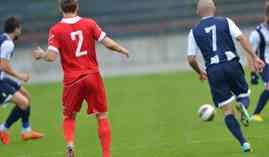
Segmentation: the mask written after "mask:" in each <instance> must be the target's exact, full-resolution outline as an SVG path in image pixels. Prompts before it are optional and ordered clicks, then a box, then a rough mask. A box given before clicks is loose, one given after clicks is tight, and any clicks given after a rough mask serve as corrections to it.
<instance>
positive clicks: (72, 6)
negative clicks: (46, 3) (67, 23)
mask: <svg viewBox="0 0 269 157" xmlns="http://www.w3.org/2000/svg"><path fill="white" fill-rule="evenodd" d="M59 3H60V9H61V11H62V12H64V13H74V12H76V11H77V9H78V0H59Z"/></svg>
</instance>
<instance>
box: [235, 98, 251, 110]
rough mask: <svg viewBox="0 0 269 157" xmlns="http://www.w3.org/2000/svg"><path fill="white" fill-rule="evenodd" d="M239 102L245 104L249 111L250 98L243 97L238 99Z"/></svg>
mask: <svg viewBox="0 0 269 157" xmlns="http://www.w3.org/2000/svg"><path fill="white" fill-rule="evenodd" d="M237 102H238V103H241V104H243V105H244V106H245V108H246V109H247V108H248V107H249V102H250V100H249V97H243V98H237Z"/></svg>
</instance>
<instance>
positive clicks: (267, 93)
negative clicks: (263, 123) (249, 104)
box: [254, 90, 269, 114]
mask: <svg viewBox="0 0 269 157" xmlns="http://www.w3.org/2000/svg"><path fill="white" fill-rule="evenodd" d="M268 99H269V91H268V90H264V91H263V92H262V94H261V96H260V99H259V101H258V104H257V106H256V109H255V112H254V114H260V113H261V112H262V110H263V108H264V106H265V104H266V103H267V101H268Z"/></svg>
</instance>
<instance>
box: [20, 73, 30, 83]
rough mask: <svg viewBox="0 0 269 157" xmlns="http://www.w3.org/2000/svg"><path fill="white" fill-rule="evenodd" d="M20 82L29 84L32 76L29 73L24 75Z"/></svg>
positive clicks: (21, 75) (21, 76)
mask: <svg viewBox="0 0 269 157" xmlns="http://www.w3.org/2000/svg"><path fill="white" fill-rule="evenodd" d="M18 79H19V80H21V81H24V82H28V81H29V80H30V74H28V73H22V74H20V75H19V78H18Z"/></svg>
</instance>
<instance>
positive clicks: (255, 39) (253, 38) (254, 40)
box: [249, 30, 261, 51]
mask: <svg viewBox="0 0 269 157" xmlns="http://www.w3.org/2000/svg"><path fill="white" fill-rule="evenodd" d="M249 41H250V43H251V45H252V47H253V49H254V51H257V49H258V48H259V44H260V41H261V39H260V35H259V34H258V32H257V31H256V30H255V31H253V32H252V33H251V34H250V36H249Z"/></svg>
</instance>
